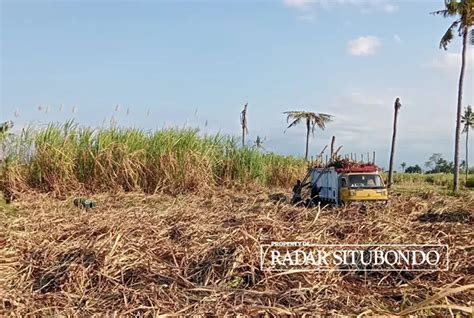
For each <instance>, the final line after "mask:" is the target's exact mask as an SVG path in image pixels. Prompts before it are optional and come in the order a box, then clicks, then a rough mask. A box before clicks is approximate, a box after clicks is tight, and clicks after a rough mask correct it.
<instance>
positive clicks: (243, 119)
mask: <svg viewBox="0 0 474 318" xmlns="http://www.w3.org/2000/svg"><path fill="white" fill-rule="evenodd" d="M247 106H248V103H245V105H244V109H243V110H242V111H241V112H240V125H241V126H242V147H244V146H245V135H248V133H249V130H248V127H247Z"/></svg>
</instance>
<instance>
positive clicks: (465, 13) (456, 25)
mask: <svg viewBox="0 0 474 318" xmlns="http://www.w3.org/2000/svg"><path fill="white" fill-rule="evenodd" d="M444 6H445V8H444V9H443V10H438V11H435V12H432V14H435V15H441V16H443V17H444V18H453V17H455V18H456V20H454V22H453V23H451V25H450V26H449V28H448V30H447V31H446V33H445V34H444V35H443V36H442V37H441V40H440V42H439V47H440V48H443V49H445V50H447V48H448V44H449V43H450V42H451V40H452V39H453V38H454V34H455V33H457V34H458V35H459V36H460V37H462V54H461V71H460V73H459V83H458V105H457V111H456V131H455V137H454V187H453V191H454V192H457V191H459V146H460V138H461V112H462V94H463V85H464V69H465V68H466V51H467V46H468V35H469V34H468V33H469V28H470V27H472V26H473V25H474V0H459V1H458V0H445V1H444ZM471 40H473V39H471Z"/></svg>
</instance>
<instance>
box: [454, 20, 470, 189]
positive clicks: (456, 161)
mask: <svg viewBox="0 0 474 318" xmlns="http://www.w3.org/2000/svg"><path fill="white" fill-rule="evenodd" d="M463 31H464V32H463V36H462V55H461V57H462V60H461V72H460V74H459V87H458V108H457V113H456V133H455V137H454V185H453V191H454V192H458V191H459V141H460V137H461V112H462V91H463V85H464V69H465V67H466V51H467V35H468V29H467V28H464V30H463Z"/></svg>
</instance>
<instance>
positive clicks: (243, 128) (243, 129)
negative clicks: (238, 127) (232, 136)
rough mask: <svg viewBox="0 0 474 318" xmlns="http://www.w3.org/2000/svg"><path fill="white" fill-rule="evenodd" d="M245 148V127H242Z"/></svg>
mask: <svg viewBox="0 0 474 318" xmlns="http://www.w3.org/2000/svg"><path fill="white" fill-rule="evenodd" d="M243 147H245V127H242V148H243Z"/></svg>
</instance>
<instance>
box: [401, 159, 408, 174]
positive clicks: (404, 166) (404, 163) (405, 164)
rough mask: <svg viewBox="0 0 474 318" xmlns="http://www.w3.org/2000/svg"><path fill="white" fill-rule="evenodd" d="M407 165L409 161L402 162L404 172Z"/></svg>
mask: <svg viewBox="0 0 474 318" xmlns="http://www.w3.org/2000/svg"><path fill="white" fill-rule="evenodd" d="M406 166H407V163H406V162H405V161H404V162H402V163H401V164H400V167H402V171H403V172H405V168H406Z"/></svg>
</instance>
